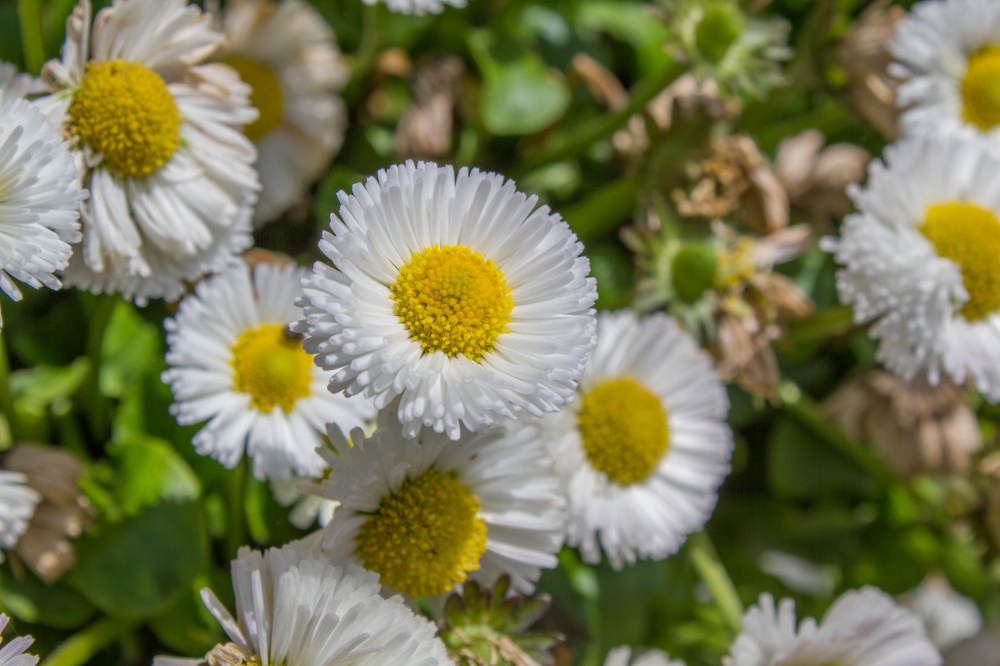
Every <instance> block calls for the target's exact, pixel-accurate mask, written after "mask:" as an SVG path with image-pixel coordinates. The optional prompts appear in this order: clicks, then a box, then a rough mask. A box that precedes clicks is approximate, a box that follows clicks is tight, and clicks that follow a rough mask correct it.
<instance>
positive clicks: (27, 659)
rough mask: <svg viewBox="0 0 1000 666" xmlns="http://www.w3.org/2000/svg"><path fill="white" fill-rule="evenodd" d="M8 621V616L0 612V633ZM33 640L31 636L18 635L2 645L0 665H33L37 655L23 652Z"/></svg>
mask: <svg viewBox="0 0 1000 666" xmlns="http://www.w3.org/2000/svg"><path fill="white" fill-rule="evenodd" d="M8 622H10V618H9V617H7V615H6V614H5V613H0V633H2V632H3V630H4V629H5V628H6V627H7V623H8ZM0 640H2V639H0ZM34 642H35V639H34V638H32V637H31V636H18V637H17V638H15V639H14V640H12V641H11V642H9V643H7V645H4V646H3V648H0V666H35V664H37V663H38V657H37V656H35V655H33V654H26V653H25V650H27V649H28V648H29V647H31V644H32V643H34Z"/></svg>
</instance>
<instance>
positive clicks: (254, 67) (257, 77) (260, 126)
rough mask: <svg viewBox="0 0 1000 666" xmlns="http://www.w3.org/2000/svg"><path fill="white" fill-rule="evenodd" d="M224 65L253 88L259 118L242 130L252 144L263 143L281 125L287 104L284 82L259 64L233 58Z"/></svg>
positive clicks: (229, 58)
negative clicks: (284, 95)
mask: <svg viewBox="0 0 1000 666" xmlns="http://www.w3.org/2000/svg"><path fill="white" fill-rule="evenodd" d="M222 62H224V63H226V64H227V65H229V66H230V67H232V68H233V69H235V70H236V72H237V73H238V74H239V75H240V78H241V79H243V82H244V83H246V84H247V85H248V86H250V104H251V105H252V106H253V107H254V108H256V109H257V112H258V113H259V114H260V115H259V116H258V117H257V120H255V121H253V122H252V123H250V124H249V125H247V126H246V127H244V128H243V133H244V134H246V136H247V138H248V139H250V140H251V141H254V142H256V141H260V140H261V139H263V138H264V137H265V136H267V135H268V134H270V133H271V132H272V131H274V130H275V129H277V128H278V126H279V125H281V119H282V114H283V113H284V104H285V100H284V97H283V96H282V94H281V82H280V81H279V80H278V76H277V74H275V73H274V70H273V69H271V68H270V67H268V66H267V65H265V64H264V63H262V62H260V61H259V60H252V59H250V58H243V57H240V56H230V57H228V58H225V59H223V61H222Z"/></svg>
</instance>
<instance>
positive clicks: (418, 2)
mask: <svg viewBox="0 0 1000 666" xmlns="http://www.w3.org/2000/svg"><path fill="white" fill-rule="evenodd" d="M380 1H381V2H382V3H383V4H385V5H386V6H387V7H389V9H390V10H392V11H394V12H399V13H401V14H418V15H420V14H440V13H441V12H443V11H444V8H445V6H446V5H451V6H452V7H465V3H466V0H364V2H365V4H366V5H374V4H377V3H378V2H380Z"/></svg>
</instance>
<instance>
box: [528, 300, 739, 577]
mask: <svg viewBox="0 0 1000 666" xmlns="http://www.w3.org/2000/svg"><path fill="white" fill-rule="evenodd" d="M578 392H579V394H580V397H579V398H578V399H577V400H576V402H574V403H573V404H572V405H570V406H569V407H567V408H566V409H564V410H563V411H561V412H559V413H556V414H549V415H547V416H545V417H543V418H541V419H538V420H537V421H534V422H530V423H527V424H526V425H525V427H526V428H528V429H537V430H538V435H537V436H538V438H539V439H540V440H541V442H542V443H543V444H544V445H545V446H546V447H547V449H548V451H549V453H550V454H551V458H552V460H553V463H554V466H555V472H556V476H558V477H559V479H560V481H561V482H562V486H563V489H564V492H565V493H566V496H567V498H568V500H569V504H568V518H567V528H566V542H567V543H568V544H569V545H571V546H577V547H579V548H580V551H581V553H582V555H583V559H584V560H586V561H587V562H593V563H596V562H599V561H600V560H601V551H602V550H603V551H604V553H605V555H607V557H608V560H609V561H610V562H611V565H612V566H614V567H616V568H618V567H621V566H622V565H623V564H624V563H625V562H629V563H631V562H635V561H636V559H640V558H641V559H661V558H664V557H667V556H668V555H670V554H672V553H674V552H675V551H676V550H677V549H678V548H680V546H681V544H683V543H684V540H685V539H686V538H687V535H689V534H691V533H692V532H695V531H697V530H700V529H701V528H702V527H703V526H704V524H705V522H706V521H707V520H708V517H709V515H710V514H711V512H712V509H713V508H714V507H715V501H716V496H717V495H716V490H717V488H718V486H719V484H720V483H722V480H723V478H725V476H726V474H727V473H728V472H729V458H730V455H731V453H732V448H733V436H732V433H731V432H730V430H729V427H728V426H727V425H726V413H727V411H728V409H729V401H728V399H727V398H726V391H725V388H724V387H723V385H722V381H721V380H720V379H719V376H718V375H717V374H716V372H715V370H713V369H712V364H711V362H710V360H709V359H708V357H707V356H706V355H705V354H703V353H702V351H701V350H700V349H699V348H698V345H697V344H696V343H695V341H694V339H693V338H692V337H691V336H689V335H688V334H687V333H685V332H683V331H681V330H680V329H679V328H678V327H677V324H676V323H674V321H673V320H671V319H670V318H668V317H667V316H666V315H662V314H656V315H652V316H649V317H646V318H645V319H642V320H640V319H639V318H638V317H637V316H636V315H635V314H634V313H632V312H631V311H621V312H615V313H601V314H600V315H599V316H598V318H597V348H596V349H595V350H594V353H593V355H592V356H591V358H590V362H589V363H588V364H587V369H586V371H585V372H584V374H583V378H582V379H581V380H580V388H579V389H578Z"/></svg>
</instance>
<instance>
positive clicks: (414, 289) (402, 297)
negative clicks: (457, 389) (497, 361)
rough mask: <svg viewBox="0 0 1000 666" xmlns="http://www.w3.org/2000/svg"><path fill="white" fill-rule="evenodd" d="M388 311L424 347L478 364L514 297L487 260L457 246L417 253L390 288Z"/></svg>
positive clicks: (505, 321) (507, 319)
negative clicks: (463, 357) (391, 301)
mask: <svg viewBox="0 0 1000 666" xmlns="http://www.w3.org/2000/svg"><path fill="white" fill-rule="evenodd" d="M389 291H390V292H391V297H392V300H394V301H395V302H396V305H395V307H394V308H393V310H392V311H393V313H394V314H396V315H397V316H398V317H399V319H400V321H402V322H403V324H404V325H405V326H406V328H407V330H408V331H409V332H410V336H411V337H412V338H414V339H415V340H417V341H418V342H419V343H420V345H421V346H422V347H423V350H424V353H425V354H430V353H432V352H435V351H438V350H440V351H443V352H444V353H445V354H447V355H448V356H457V355H459V354H463V355H465V357H466V358H468V359H471V360H473V361H475V362H477V363H478V362H479V361H480V360H481V359H482V358H483V354H486V353H487V352H491V351H493V347H494V345H496V342H497V338H499V337H500V334H501V333H509V332H510V330H509V329H508V328H507V324H508V323H509V322H510V313H511V310H513V309H514V299H513V298H512V297H511V295H510V288H509V287H508V286H507V281H506V280H505V279H504V275H503V273H502V272H501V271H500V269H499V268H497V267H496V264H494V263H493V260H492V259H484V258H483V255H481V254H479V253H478V252H473V251H472V250H470V249H469V248H467V247H464V246H462V245H444V246H437V245H435V246H433V247H429V248H425V249H424V250H422V251H420V252H417V253H416V254H414V255H413V256H412V257H410V260H409V261H407V262H406V263H405V264H404V265H403V267H402V268H400V269H399V277H398V278H396V284H394V285H392V286H390V287H389Z"/></svg>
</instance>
